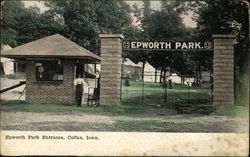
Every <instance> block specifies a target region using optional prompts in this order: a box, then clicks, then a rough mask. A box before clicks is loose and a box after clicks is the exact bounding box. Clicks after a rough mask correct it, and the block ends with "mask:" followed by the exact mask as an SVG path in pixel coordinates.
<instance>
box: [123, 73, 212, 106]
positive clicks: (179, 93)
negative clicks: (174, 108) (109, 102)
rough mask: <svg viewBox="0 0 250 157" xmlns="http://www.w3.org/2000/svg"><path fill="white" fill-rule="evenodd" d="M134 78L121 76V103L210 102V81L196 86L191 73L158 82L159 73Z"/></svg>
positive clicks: (174, 103)
mask: <svg viewBox="0 0 250 157" xmlns="http://www.w3.org/2000/svg"><path fill="white" fill-rule="evenodd" d="M155 77H157V78H155ZM134 78H135V77H127V78H122V103H130V104H143V105H160V106H165V105H178V104H203V105H208V104H211V103H212V89H211V82H204V83H203V84H202V85H199V86H198V85H196V84H197V83H195V77H194V76H192V75H189V76H182V78H184V79H183V81H181V78H180V77H178V76H176V78H174V77H173V78H166V79H165V82H163V81H161V82H160V79H159V78H160V76H159V75H145V76H144V79H142V78H141V79H134ZM136 78H140V77H136ZM144 80H146V81H144ZM170 80H171V81H170ZM155 81H156V82H155Z"/></svg>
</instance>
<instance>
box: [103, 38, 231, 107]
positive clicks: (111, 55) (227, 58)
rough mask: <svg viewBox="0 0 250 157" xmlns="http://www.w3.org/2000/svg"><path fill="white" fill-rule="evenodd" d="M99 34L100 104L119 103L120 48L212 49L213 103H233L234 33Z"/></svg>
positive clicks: (121, 49) (162, 49) (158, 49)
mask: <svg viewBox="0 0 250 157" xmlns="http://www.w3.org/2000/svg"><path fill="white" fill-rule="evenodd" d="M99 37H100V39H101V57H102V77H101V79H100V84H101V87H100V90H101V95H100V104H114V105H115V104H120V100H121V93H120V92H121V58H122V51H123V50H150V51H151V50H152V51H153V50H157V51H213V94H214V95H213V105H233V104H234V39H235V36H234V35H230V34H214V35H212V39H213V41H212V42H210V41H136V40H123V35H122V34H100V35H99ZM110 87H112V89H111V90H110Z"/></svg>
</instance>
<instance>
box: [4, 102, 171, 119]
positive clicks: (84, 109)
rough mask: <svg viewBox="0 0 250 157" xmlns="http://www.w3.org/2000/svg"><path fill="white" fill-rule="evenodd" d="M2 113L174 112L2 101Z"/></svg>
mask: <svg viewBox="0 0 250 157" xmlns="http://www.w3.org/2000/svg"><path fill="white" fill-rule="evenodd" d="M1 110H2V111H15V112H38V113H42V112H57V113H64V112H81V113H91V114H102V115H110V116H116V115H120V116H123V115H124V116H125V115H147V116H154V115H163V114H164V115H171V114H175V113H176V111H175V110H174V109H173V108H168V107H161V108H158V107H157V106H153V105H135V104H122V105H117V106H116V105H101V106H100V107H89V106H87V105H86V104H84V105H82V106H81V107H76V106H74V105H65V104H30V103H26V102H24V101H20V102H17V101H12V102H11V101H6V102H5V101H2V102H1Z"/></svg>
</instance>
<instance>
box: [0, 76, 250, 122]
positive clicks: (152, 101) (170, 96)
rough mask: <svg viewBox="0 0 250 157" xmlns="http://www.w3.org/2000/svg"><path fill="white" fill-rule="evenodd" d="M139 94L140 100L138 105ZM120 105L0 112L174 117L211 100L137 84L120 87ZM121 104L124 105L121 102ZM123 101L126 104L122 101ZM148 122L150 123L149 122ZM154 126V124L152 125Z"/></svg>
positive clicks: (234, 109)
mask: <svg viewBox="0 0 250 157" xmlns="http://www.w3.org/2000/svg"><path fill="white" fill-rule="evenodd" d="M142 94H143V101H144V103H142ZM122 96H123V99H122V100H123V103H122V104H121V105H101V106H100V107H96V108H95V107H89V106H87V105H86V104H85V105H82V107H76V106H75V105H67V104H30V103H26V102H25V101H0V104H1V106H0V107H1V110H2V111H14V112H38V113H42V112H57V113H65V112H82V113H91V114H102V115H110V116H115V115H121V116H122V115H137V116H139V115H142V116H156V115H175V114H177V111H178V110H177V107H179V106H184V107H185V106H187V107H188V109H190V112H189V113H198V112H196V107H197V106H200V105H211V104H212V97H211V94H210V90H209V89H203V88H194V87H192V88H190V89H188V87H187V86H176V85H174V87H173V89H167V91H165V89H163V88H162V87H161V86H159V84H158V83H145V84H144V91H143V92H142V88H141V83H140V82H135V81H134V82H133V81H131V82H130V86H123V87H122ZM124 101H125V102H124ZM126 101H127V102H126ZM215 114H217V115H228V116H238V115H247V114H248V108H246V107H245V106H236V105H233V106H220V107H216V112H215ZM150 123H151V122H150ZM152 123H154V122H152Z"/></svg>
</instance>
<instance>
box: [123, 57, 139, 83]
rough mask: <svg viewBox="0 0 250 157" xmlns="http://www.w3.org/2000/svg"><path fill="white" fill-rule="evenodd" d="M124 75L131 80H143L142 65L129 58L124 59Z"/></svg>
mask: <svg viewBox="0 0 250 157" xmlns="http://www.w3.org/2000/svg"><path fill="white" fill-rule="evenodd" d="M122 77H123V78H129V79H130V80H136V81H138V80H141V79H142V66H141V65H138V64H135V63H134V62H133V61H131V60H130V59H129V58H124V59H123V64H122Z"/></svg>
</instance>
